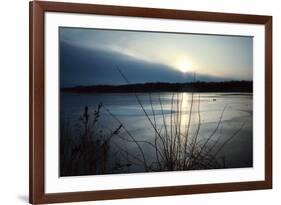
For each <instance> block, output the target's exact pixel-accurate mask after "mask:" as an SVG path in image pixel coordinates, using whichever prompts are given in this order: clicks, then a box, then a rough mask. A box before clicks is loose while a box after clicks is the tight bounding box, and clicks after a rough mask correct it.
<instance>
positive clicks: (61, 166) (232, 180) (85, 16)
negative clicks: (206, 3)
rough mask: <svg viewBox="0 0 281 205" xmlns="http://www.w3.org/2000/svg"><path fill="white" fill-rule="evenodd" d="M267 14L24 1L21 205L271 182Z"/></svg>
mask: <svg viewBox="0 0 281 205" xmlns="http://www.w3.org/2000/svg"><path fill="white" fill-rule="evenodd" d="M271 81H272V17H271V16H260V15H246V14H229V13H212V12H199V11H184V10H169V9H154V8H136V7H119V6H105V5H91V4H74V3H58V2H45V1H44V2H43V1H33V2H30V203H33V204H39V203H57V202H74V201H87V200H105V199H119V198H133V197H152V196H165V195H178V194H196V193H210V192H226V191H240V190H254V189H270V188H271V187H272V82H271Z"/></svg>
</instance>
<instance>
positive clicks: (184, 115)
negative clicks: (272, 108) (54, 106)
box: [60, 92, 253, 173]
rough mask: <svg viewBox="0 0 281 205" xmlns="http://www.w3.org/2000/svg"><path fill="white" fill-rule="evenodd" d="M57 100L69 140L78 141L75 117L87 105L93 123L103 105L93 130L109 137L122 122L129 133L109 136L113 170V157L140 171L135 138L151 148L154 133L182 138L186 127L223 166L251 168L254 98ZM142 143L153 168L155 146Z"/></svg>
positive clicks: (102, 97)
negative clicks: (70, 135)
mask: <svg viewBox="0 0 281 205" xmlns="http://www.w3.org/2000/svg"><path fill="white" fill-rule="evenodd" d="M60 101H61V102H60V115H61V119H62V122H63V123H67V124H68V125H69V128H70V129H71V133H73V136H76V137H79V132H80V133H81V129H83V127H81V121H80V120H79V117H80V116H82V115H83V112H84V107H85V106H88V108H89V114H90V121H91V119H93V118H94V111H95V110H96V109H97V107H98V105H99V104H102V108H101V110H100V116H99V119H98V123H97V124H96V125H95V127H94V128H93V130H94V131H98V132H102V133H103V135H110V133H112V132H113V131H114V130H115V129H116V128H117V127H118V126H119V125H120V124H122V125H123V127H124V128H125V129H126V130H127V131H126V130H125V129H123V128H122V129H120V132H119V134H118V135H119V136H120V137H119V136H117V135H116V136H113V137H112V140H111V141H110V150H111V155H110V156H111V157H110V160H109V161H110V162H109V163H111V166H113V165H112V164H113V163H114V162H116V156H119V158H120V157H121V156H122V157H121V158H122V160H123V161H124V159H126V160H127V161H128V163H130V164H132V166H129V167H126V169H122V172H130V173H131V172H143V171H144V168H143V166H142V164H141V162H140V161H141V160H142V158H143V156H142V153H141V151H140V149H139V147H138V145H137V144H136V143H134V140H136V141H145V142H149V143H151V144H154V143H155V129H156V130H157V131H158V132H159V133H161V135H165V134H167V135H174V133H175V132H178V133H182V135H185V134H186V133H187V127H188V124H190V126H189V127H190V128H189V132H188V133H189V136H195V135H196V133H197V132H198V137H197V139H196V143H197V144H198V146H201V147H202V146H203V145H204V143H205V142H206V141H208V143H207V144H206V145H204V147H206V148H208V149H210V148H212V147H213V148H212V149H211V152H210V153H212V154H215V155H216V159H217V160H218V161H219V162H220V164H221V165H223V166H222V167H223V168H242V167H251V166H252V164H253V156H252V151H253V148H252V146H253V145H252V142H253V136H252V133H253V131H252V117H253V110H252V94H247V93H194V94H192V93H169V92H166V93H151V94H148V93H138V94H137V96H136V95H135V94H133V93H110V94H108V93H104V94H77V93H62V94H61V97H60ZM190 119H191V120H190ZM176 124H177V125H178V127H177V128H176V126H175V125H176ZM89 126H91V125H90V124H89ZM198 126H199V128H198ZM171 129H172V134H171ZM176 129H177V131H176ZM212 133H213V134H212ZM130 135H131V136H133V138H134V139H133V138H132V137H130ZM233 135H234V136H233ZM145 142H140V143H139V146H141V149H142V150H143V153H144V155H145V156H144V157H145V159H146V161H147V164H150V165H151V164H152V166H153V163H154V162H156V161H157V158H156V154H155V153H156V152H155V148H154V147H153V146H151V145H149V143H145ZM226 142H227V143H226ZM158 143H159V142H158ZM199 150H200V149H199ZM218 150H220V151H219V152H218V153H217V151H218ZM118 160H119V159H118Z"/></svg>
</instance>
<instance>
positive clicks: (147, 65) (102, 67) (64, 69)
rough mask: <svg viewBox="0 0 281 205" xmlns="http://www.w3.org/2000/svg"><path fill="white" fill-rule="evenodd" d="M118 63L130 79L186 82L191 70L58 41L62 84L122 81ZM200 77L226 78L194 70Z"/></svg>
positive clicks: (136, 81)
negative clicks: (184, 72)
mask: <svg viewBox="0 0 281 205" xmlns="http://www.w3.org/2000/svg"><path fill="white" fill-rule="evenodd" d="M116 66H118V67H119V68H120V69H121V70H122V71H123V73H124V74H125V75H126V76H127V77H128V79H129V80H130V82H132V83H144V82H189V81H192V80H193V74H192V73H186V74H183V73H181V72H180V71H177V70H175V69H174V68H172V67H169V66H168V65H164V64H161V63H155V62H154V61H153V59H149V60H143V59H138V58H136V57H132V56H130V55H127V54H124V53H121V52H117V51H113V50H110V49H101V48H85V47H81V46H77V45H71V44H70V43H68V42H65V41H60V82H61V87H70V86H77V85H97V84H115V85H116V84H125V83H126V82H125V81H124V79H123V78H122V76H121V75H120V73H119V72H118V70H117V68H116ZM196 76H197V77H196V79H197V80H201V81H222V80H225V79H222V78H219V77H214V76H208V75H203V74H196Z"/></svg>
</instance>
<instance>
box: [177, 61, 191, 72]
mask: <svg viewBox="0 0 281 205" xmlns="http://www.w3.org/2000/svg"><path fill="white" fill-rule="evenodd" d="M191 67H192V63H191V62H190V61H189V60H188V59H180V60H179V61H178V62H177V68H178V69H179V70H180V71H181V72H183V73H187V72H188V71H190V69H191Z"/></svg>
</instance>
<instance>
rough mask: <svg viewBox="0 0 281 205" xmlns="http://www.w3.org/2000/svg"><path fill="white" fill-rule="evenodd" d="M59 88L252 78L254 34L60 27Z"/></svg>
mask: <svg viewBox="0 0 281 205" xmlns="http://www.w3.org/2000/svg"><path fill="white" fill-rule="evenodd" d="M59 45H60V46H59V55H60V56H59V59H60V81H61V86H62V87H70V86H77V85H97V84H125V83H126V82H124V79H123V78H122V76H121V75H120V73H119V72H118V69H117V68H119V69H120V70H122V72H123V73H124V74H125V75H126V76H127V78H128V79H129V81H130V82H131V83H145V82H190V81H193V80H194V79H193V76H194V73H196V80H200V81H228V80H252V75H253V38H252V37H249V36H222V35H200V34H182V33H164V32H161V33H160V32H143V31H121V30H104V29H89V28H68V27H60V29H59Z"/></svg>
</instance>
